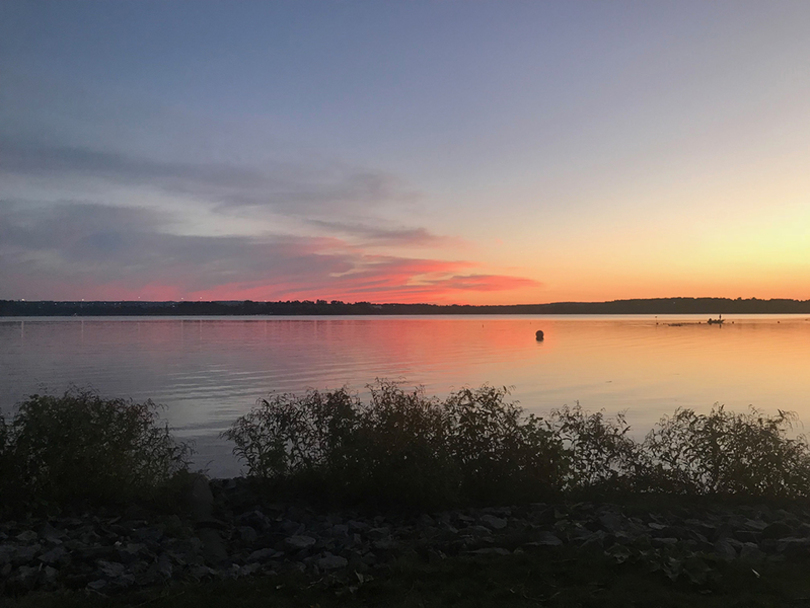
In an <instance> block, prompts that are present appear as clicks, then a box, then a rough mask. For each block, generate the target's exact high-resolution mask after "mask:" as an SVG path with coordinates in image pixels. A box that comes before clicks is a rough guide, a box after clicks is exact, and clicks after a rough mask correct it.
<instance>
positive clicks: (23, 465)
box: [0, 389, 190, 504]
mask: <svg viewBox="0 0 810 608" xmlns="http://www.w3.org/2000/svg"><path fill="white" fill-rule="evenodd" d="M157 409H158V408H157V406H156V405H155V404H154V403H152V402H151V401H146V402H144V403H132V402H130V401H125V400H123V399H102V398H100V397H99V396H98V395H97V394H95V393H92V392H90V391H82V390H77V389H74V390H71V391H68V392H66V393H65V394H64V395H63V396H61V397H55V396H47V395H45V396H41V395H32V396H30V397H29V398H28V399H26V400H25V401H23V402H22V403H21V404H19V405H18V407H17V411H16V413H15V414H14V416H13V418H12V419H11V420H10V421H9V422H5V421H3V423H2V424H0V446H2V448H0V449H2V451H0V462H2V464H3V468H2V470H0V483H2V485H4V486H5V487H4V496H11V498H12V499H16V500H17V501H18V502H19V501H31V500H40V501H51V502H55V503H58V504H65V503H71V502H74V501H90V502H95V503H112V502H123V501H129V500H132V499H134V498H140V497H148V496H149V495H150V494H151V493H153V492H154V491H155V489H156V488H158V487H159V486H160V485H161V484H163V483H165V482H166V481H167V480H168V479H169V478H170V477H171V476H172V475H173V474H174V473H176V472H177V471H178V470H181V469H184V468H185V467H186V466H187V462H186V458H187V456H188V455H189V454H190V448H189V447H188V446H187V445H185V444H182V443H177V442H175V441H174V439H173V438H172V436H171V434H170V432H169V429H168V427H167V426H165V425H163V426H161V425H160V424H159V422H158V415H157Z"/></svg>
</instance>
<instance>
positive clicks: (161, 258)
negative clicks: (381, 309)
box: [0, 200, 537, 302]
mask: <svg viewBox="0 0 810 608" xmlns="http://www.w3.org/2000/svg"><path fill="white" fill-rule="evenodd" d="M170 219H171V218H170V217H169V216H167V215H166V214H164V213H161V212H156V211H153V210H147V209H140V208H132V207H129V208H127V207H112V206H106V205H99V204H91V203H80V202H64V203H62V204H59V205H48V206H39V205H32V204H30V203H24V202H21V201H16V202H15V201H8V200H6V201H0V279H2V281H0V298H16V297H27V298H40V299H73V298H81V297H85V298H107V299H124V298H132V297H137V295H143V296H144V297H147V298H149V297H152V298H154V297H163V298H168V299H175V298H179V297H190V298H195V299H196V298H198V297H202V298H205V299H209V298H211V299H241V298H250V299H257V300H261V299H267V300H271V299H272V300H276V299H303V298H321V297H327V298H338V299H346V300H350V301H355V300H370V301H402V302H412V301H442V300H446V299H447V298H451V297H453V294H461V293H468V294H469V293H471V292H474V291H481V292H489V291H496V290H509V289H515V288H519V287H526V286H532V285H537V283H536V282H534V281H532V280H530V279H524V278H521V277H512V276H502V275H484V274H474V273H471V270H474V269H476V268H478V265H477V264H475V263H473V262H469V261H464V260H449V261H448V260H437V259H421V258H407V257H398V256H381V255H375V254H371V253H369V252H368V251H367V250H365V249H364V248H362V247H358V246H357V245H354V244H350V243H347V242H346V241H344V240H341V239H338V238H334V237H313V236H284V235H276V236H224V237H217V236H186V235H178V234H173V233H171V232H168V231H166V226H167V225H168V222H169V221H170Z"/></svg>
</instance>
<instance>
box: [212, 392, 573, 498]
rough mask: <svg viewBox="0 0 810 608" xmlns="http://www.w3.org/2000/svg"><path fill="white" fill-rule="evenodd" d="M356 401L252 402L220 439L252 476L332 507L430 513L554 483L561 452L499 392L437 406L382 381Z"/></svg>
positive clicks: (535, 491)
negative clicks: (305, 492) (364, 505)
mask: <svg viewBox="0 0 810 608" xmlns="http://www.w3.org/2000/svg"><path fill="white" fill-rule="evenodd" d="M368 388H369V390H370V394H371V398H370V401H369V402H368V403H363V402H361V401H360V400H359V399H358V398H357V397H356V396H353V395H350V394H349V392H348V391H347V389H345V388H343V389H339V390H336V391H333V392H327V393H321V392H318V391H309V392H308V393H307V394H306V395H305V396H303V397H295V396H294V395H276V396H273V397H272V398H271V399H270V400H261V401H259V403H258V404H257V407H256V408H254V409H253V410H252V411H251V412H250V413H248V414H246V415H245V416H242V417H241V418H240V419H239V420H237V421H236V423H235V424H234V425H233V426H232V427H231V429H229V430H228V431H226V432H225V433H224V434H223V435H224V436H225V437H226V438H228V439H230V440H232V441H234V443H235V444H236V447H235V449H234V453H235V454H236V455H237V456H238V457H240V458H241V459H242V460H243V461H244V462H245V463H246V464H247V467H248V473H249V475H251V476H254V477H259V478H263V479H266V480H272V481H276V482H282V483H285V484H286V485H287V487H289V486H290V485H294V486H298V487H299V488H300V487H301V486H304V487H305V488H308V489H309V490H310V491H313V492H317V493H320V494H321V495H323V496H326V497H328V498H330V499H332V500H337V501H340V502H359V501H362V502H372V503H376V504H379V505H401V506H421V507H427V506H432V507H439V506H446V505H450V504H456V503H460V502H471V501H473V502H475V501H492V500H496V501H511V500H518V499H523V498H526V497H528V496H530V495H531V496H537V495H541V494H542V493H543V492H545V493H548V492H549V491H551V490H552V489H554V488H556V487H557V485H558V482H557V479H558V478H559V467H560V465H561V459H562V451H561V447H560V446H559V444H558V442H555V441H554V440H553V434H552V433H551V432H550V431H549V430H548V429H547V428H545V427H544V426H543V424H542V422H541V421H540V420H539V419H537V418H535V417H533V416H530V417H528V418H525V419H524V418H523V417H522V412H521V410H520V408H518V407H517V406H516V405H514V404H511V403H507V402H505V401H504V397H505V395H506V394H507V391H506V389H496V388H493V387H488V386H484V387H481V388H480V389H477V390H472V389H463V390H461V391H459V392H457V393H453V394H452V395H450V397H448V398H447V400H445V401H444V402H442V401H439V400H438V399H436V398H427V397H425V395H424V393H423V392H422V391H421V390H419V389H416V390H414V391H412V392H406V391H403V390H402V389H401V388H400V387H399V386H397V385H396V384H394V383H390V382H378V383H377V384H375V385H372V386H369V387H368Z"/></svg>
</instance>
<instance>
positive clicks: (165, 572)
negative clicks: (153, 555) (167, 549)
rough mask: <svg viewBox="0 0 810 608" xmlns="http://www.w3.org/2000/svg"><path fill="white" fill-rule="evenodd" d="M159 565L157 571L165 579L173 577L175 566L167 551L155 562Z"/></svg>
mask: <svg viewBox="0 0 810 608" xmlns="http://www.w3.org/2000/svg"><path fill="white" fill-rule="evenodd" d="M155 564H156V566H157V571H158V574H160V576H162V577H163V578H165V579H167V580H168V579H170V578H171V577H172V573H173V572H174V566H173V565H172V560H171V558H170V557H169V556H168V555H167V554H166V553H161V554H160V557H158V559H157V562H155Z"/></svg>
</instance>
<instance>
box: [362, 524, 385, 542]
mask: <svg viewBox="0 0 810 608" xmlns="http://www.w3.org/2000/svg"><path fill="white" fill-rule="evenodd" d="M366 535H367V536H368V537H369V538H372V539H374V540H379V539H381V538H386V537H388V536H391V528H389V527H388V526H383V527H380V528H371V529H369V530H368V531H367V532H366Z"/></svg>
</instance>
